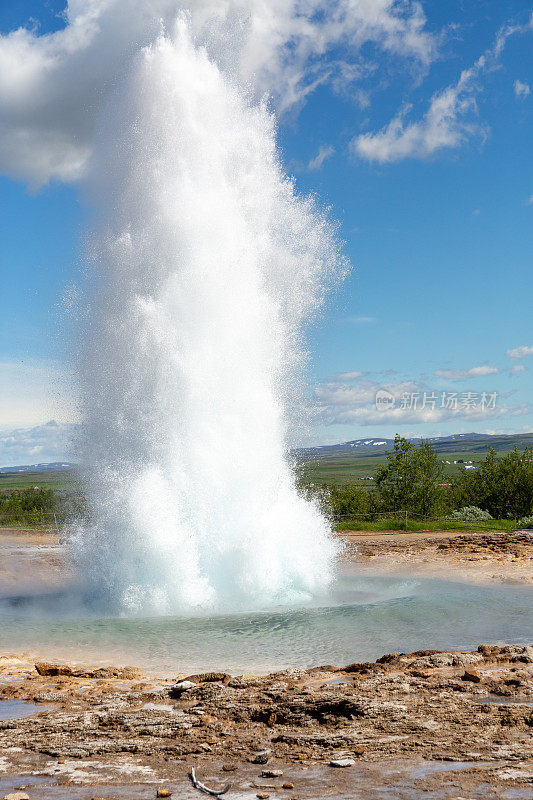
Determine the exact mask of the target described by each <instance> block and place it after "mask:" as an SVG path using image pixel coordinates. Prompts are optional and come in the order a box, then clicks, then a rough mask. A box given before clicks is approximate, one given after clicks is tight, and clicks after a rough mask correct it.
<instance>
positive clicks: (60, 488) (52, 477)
mask: <svg viewBox="0 0 533 800" xmlns="http://www.w3.org/2000/svg"><path fill="white" fill-rule="evenodd" d="M30 486H38V487H39V489H54V490H55V491H57V492H77V491H79V489H80V481H79V478H78V475H77V473H76V472H75V471H74V470H66V469H65V470H58V471H57V472H45V471H43V472H8V473H6V474H0V491H2V490H5V491H11V490H13V489H28V488H29V487H30Z"/></svg>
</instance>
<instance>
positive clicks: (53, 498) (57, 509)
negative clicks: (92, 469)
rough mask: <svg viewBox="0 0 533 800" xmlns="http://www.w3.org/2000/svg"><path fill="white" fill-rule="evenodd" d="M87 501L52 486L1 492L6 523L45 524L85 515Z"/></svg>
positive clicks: (1, 519) (0, 517) (2, 517)
mask: <svg viewBox="0 0 533 800" xmlns="http://www.w3.org/2000/svg"><path fill="white" fill-rule="evenodd" d="M83 512H84V502H83V500H82V499H81V498H79V497H78V496H76V495H68V496H65V495H61V494H59V493H58V492H55V491H54V490H53V489H41V488H36V489H32V488H29V489H13V490H12V491H10V492H3V493H2V494H0V522H1V523H2V524H3V525H9V524H10V523H12V524H20V523H22V524H27V525H46V524H50V523H53V522H57V523H60V522H64V521H65V520H67V519H69V518H72V517H74V516H78V515H80V514H83Z"/></svg>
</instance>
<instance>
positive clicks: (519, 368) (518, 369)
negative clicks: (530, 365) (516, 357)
mask: <svg viewBox="0 0 533 800" xmlns="http://www.w3.org/2000/svg"><path fill="white" fill-rule="evenodd" d="M525 371H526V368H525V366H524V364H513V366H512V367H511V368H510V369H509V372H510V374H511V375H518V373H520V372H525Z"/></svg>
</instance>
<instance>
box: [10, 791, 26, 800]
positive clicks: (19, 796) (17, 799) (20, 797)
mask: <svg viewBox="0 0 533 800" xmlns="http://www.w3.org/2000/svg"><path fill="white" fill-rule="evenodd" d="M4 800H30V797H29V795H27V794H26V792H10V793H9V794H6V795H5V796H4Z"/></svg>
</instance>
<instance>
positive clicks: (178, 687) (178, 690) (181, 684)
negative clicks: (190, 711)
mask: <svg viewBox="0 0 533 800" xmlns="http://www.w3.org/2000/svg"><path fill="white" fill-rule="evenodd" d="M196 686H197V684H196V683H193V682H192V681H178V682H177V683H175V684H174V686H171V687H170V694H171V695H174V694H177V695H180V694H182V693H183V692H186V691H188V689H194V688H196Z"/></svg>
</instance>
